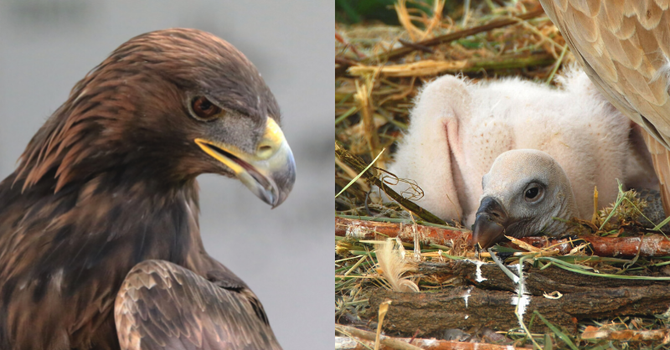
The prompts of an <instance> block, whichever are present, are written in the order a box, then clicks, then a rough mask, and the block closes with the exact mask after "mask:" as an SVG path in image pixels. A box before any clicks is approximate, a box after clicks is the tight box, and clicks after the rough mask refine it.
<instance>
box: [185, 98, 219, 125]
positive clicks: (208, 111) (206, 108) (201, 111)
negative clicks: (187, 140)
mask: <svg viewBox="0 0 670 350" xmlns="http://www.w3.org/2000/svg"><path fill="white" fill-rule="evenodd" d="M191 109H192V110H193V113H195V115H196V116H197V117H198V118H200V119H204V120H210V119H214V118H215V117H217V116H218V115H219V113H221V108H219V106H217V105H215V104H213V103H212V102H210V101H209V100H208V99H207V98H206V97H204V96H198V97H196V98H194V99H193V101H191Z"/></svg>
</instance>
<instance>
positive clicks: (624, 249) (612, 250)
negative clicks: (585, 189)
mask: <svg viewBox="0 0 670 350" xmlns="http://www.w3.org/2000/svg"><path fill="white" fill-rule="evenodd" d="M416 230H417V233H418V234H419V237H420V239H421V240H424V241H430V242H431V243H433V244H439V245H449V244H450V241H451V240H457V239H463V238H465V239H467V240H470V238H471V235H472V232H471V231H469V230H459V229H456V228H453V229H447V228H439V227H433V226H425V225H416ZM376 234H383V235H385V236H388V237H400V238H401V239H402V240H411V239H413V234H412V230H411V225H409V224H404V223H397V222H376V221H366V220H355V219H345V218H341V217H338V218H335V235H336V236H340V237H347V236H349V237H355V238H357V239H374V238H375V235H376ZM579 238H580V239H581V240H584V241H586V242H587V243H589V244H590V248H591V249H592V250H593V255H597V256H617V257H633V256H636V255H638V254H639V255H640V256H643V257H654V256H666V255H670V239H668V238H666V237H665V236H663V235H656V234H654V235H648V236H643V237H600V236H581V237H579ZM519 240H520V241H523V242H526V243H528V244H531V245H534V246H545V245H551V246H555V248H556V249H558V252H559V254H563V255H564V254H568V253H570V250H572V248H573V246H574V245H575V244H577V243H576V242H574V239H552V238H547V237H524V238H521V239H519ZM512 246H513V247H514V245H512ZM517 248H518V247H517Z"/></svg>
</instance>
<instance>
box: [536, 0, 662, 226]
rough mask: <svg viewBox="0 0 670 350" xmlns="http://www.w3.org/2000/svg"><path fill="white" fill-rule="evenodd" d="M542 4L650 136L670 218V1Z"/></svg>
mask: <svg viewBox="0 0 670 350" xmlns="http://www.w3.org/2000/svg"><path fill="white" fill-rule="evenodd" d="M540 3H541V4H542V7H544V10H545V12H546V13H547V15H548V16H549V18H551V20H552V21H553V22H554V24H556V26H557V27H558V29H560V31H561V33H562V34H563V37H564V38H565V41H566V43H567V44H568V46H569V47H570V51H572V53H573V54H574V55H575V58H576V59H577V61H579V62H581V64H582V66H583V67H584V70H585V71H586V74H588V76H589V78H591V80H592V81H593V83H594V84H595V86H596V87H597V88H598V89H599V90H600V92H602V93H603V95H604V96H605V97H606V98H607V99H608V100H609V101H610V102H611V103H612V104H613V105H614V106H615V107H616V108H617V109H618V110H620V111H621V112H622V113H623V114H625V115H626V116H627V117H629V118H630V119H631V120H633V121H635V122H636V123H637V124H638V125H640V126H641V127H642V128H644V130H645V131H646V132H644V133H643V136H644V141H645V142H646V144H647V147H648V149H649V151H650V153H651V155H652V160H653V165H654V169H655V171H656V174H657V175H658V179H659V182H660V187H661V197H662V199H663V207H664V209H665V212H666V213H670V151H669V150H670V92H669V91H670V90H669V89H668V86H669V85H670V80H669V79H670V8H669V7H670V1H668V0H622V1H606V0H592V1H581V0H561V1H558V0H540Z"/></svg>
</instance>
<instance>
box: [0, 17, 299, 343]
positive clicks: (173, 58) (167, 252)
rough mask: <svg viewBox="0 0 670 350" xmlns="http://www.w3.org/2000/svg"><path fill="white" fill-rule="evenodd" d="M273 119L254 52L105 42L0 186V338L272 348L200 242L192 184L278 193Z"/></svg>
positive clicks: (285, 163)
mask: <svg viewBox="0 0 670 350" xmlns="http://www.w3.org/2000/svg"><path fill="white" fill-rule="evenodd" d="M278 122H279V108H278V105H277V103H276V101H275V99H274V97H273V95H272V93H271V92H270V90H269V89H268V87H267V86H266V85H265V83H264V81H263V79H262V78H261V77H260V74H259V73H258V71H257V70H256V69H255V67H254V66H253V65H252V63H251V62H249V61H248V60H247V59H246V58H245V57H244V56H243V55H242V54H241V53H240V52H238V51H237V50H236V49H235V48H234V47H233V46H232V45H230V44H228V43H226V42H224V41H223V40H221V39H218V38H216V37H215V36H213V35H211V34H208V33H204V32H201V31H198V30H191V29H170V30H163V31H157V32H152V33H147V34H143V35H140V36H138V37H135V38H133V39H131V40H129V41H128V42H126V43H125V44H123V45H122V46H121V47H119V48H118V49H117V50H116V51H114V52H113V53H112V54H111V55H110V57H109V58H107V59H106V60H105V61H104V62H102V63H101V64H100V65H99V66H98V67H96V68H95V69H93V70H92V71H91V72H90V73H89V74H88V75H87V76H86V77H85V78H84V79H83V80H81V81H80V82H79V83H77V84H76V85H75V87H74V89H73V90H72V92H71V94H70V97H69V98H68V100H67V101H66V102H65V103H64V104H63V105H62V106H61V107H60V108H59V109H58V110H57V111H56V112H55V113H54V114H53V115H52V116H51V118H50V119H49V120H48V121H47V122H46V123H45V125H44V126H43V127H42V128H41V129H40V130H39V131H38V132H37V134H36V135H35V136H34V137H33V139H32V140H31V141H30V143H29V144H28V146H27V148H26V150H25V152H24V153H23V156H22V158H21V163H20V165H19V167H18V168H17V170H16V171H15V172H14V173H13V174H11V175H10V176H9V177H7V178H6V179H5V180H4V181H2V182H1V183H0V348H1V349H54V350H55V349H119V346H120V345H121V347H122V348H123V349H139V348H142V349H167V348H170V349H172V348H177V349H182V348H183V349H218V348H226V349H252V348H253V349H255V348H268V349H269V348H279V345H278V344H277V342H276V340H275V338H274V335H273V333H272V330H271V329H270V327H269V324H268V322H267V318H266V316H265V313H264V311H263V307H262V305H261V304H260V302H259V301H258V299H257V298H256V297H255V295H254V294H253V292H251V291H250V290H249V289H248V287H247V286H246V285H245V284H244V282H243V281H242V280H240V279H239V278H238V277H237V276H235V275H234V274H233V273H232V272H230V271H229V270H228V269H226V268H225V267H224V266H223V265H222V264H220V263H219V262H217V261H216V260H214V259H212V258H211V257H210V256H209V255H208V254H207V253H206V252H205V250H204V248H203V245H202V241H201V238H200V233H199V227H198V212H199V209H198V188H197V183H196V181H195V177H196V176H197V175H199V174H201V173H206V172H208V173H219V174H222V175H226V176H229V177H237V178H238V179H239V180H240V181H242V182H243V183H245V185H247V186H248V187H249V188H250V189H251V190H252V191H253V192H254V193H255V194H256V195H257V196H259V197H260V198H261V199H263V200H264V201H266V202H267V203H268V204H271V205H272V206H276V205H279V204H280V203H281V202H282V201H283V200H284V199H285V198H286V196H287V195H288V193H289V192H290V190H291V188H292V185H293V182H294V180H295V165H294V163H293V157H292V155H291V151H290V148H289V147H288V144H287V143H286V141H285V140H284V138H283V135H282V133H281V129H279V127H278ZM131 269H132V273H130V274H128V272H129V271H131ZM126 275H128V277H126ZM124 279H125V281H124ZM117 294H118V296H117ZM115 303H116V309H115ZM115 315H116V316H115ZM115 319H116V322H115ZM203 327H204V328H203ZM117 328H118V329H117ZM117 331H118V334H119V336H118V337H117ZM240 332H242V333H244V334H245V335H244V336H240V334H241V333H240ZM119 339H120V340H121V344H119Z"/></svg>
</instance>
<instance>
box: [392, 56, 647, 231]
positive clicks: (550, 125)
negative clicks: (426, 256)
mask: <svg viewBox="0 0 670 350" xmlns="http://www.w3.org/2000/svg"><path fill="white" fill-rule="evenodd" d="M559 79H560V82H561V83H562V85H563V88H562V89H553V88H550V87H547V86H544V85H540V84H536V83H532V82H528V81H522V80H520V79H518V78H515V79H508V80H502V81H496V82H490V83H486V82H483V83H479V84H470V83H468V82H466V81H464V80H462V79H459V78H456V77H454V76H443V77H441V78H438V79H437V80H435V81H433V82H431V83H429V84H428V85H427V86H426V87H425V88H424V89H423V91H422V92H421V94H420V95H419V97H418V99H417V103H416V106H415V108H414V109H413V110H412V113H411V117H410V118H411V119H410V127H409V132H408V134H407V135H405V137H404V139H403V140H402V142H401V144H400V145H399V148H398V152H397V153H396V157H395V159H396V160H395V163H394V164H392V165H391V167H390V168H389V170H390V171H391V172H392V173H394V174H396V175H397V176H399V177H401V178H407V179H412V180H414V181H416V183H417V184H418V185H419V186H420V187H421V188H422V189H423V191H424V197H423V198H421V199H420V200H418V201H417V203H418V204H419V205H421V206H423V207H425V208H426V209H428V210H430V211H432V212H433V213H435V214H436V215H438V216H440V217H441V218H444V219H456V220H462V221H463V222H464V223H465V224H466V225H468V226H470V225H473V224H474V222H475V219H476V215H477V212H478V209H479V207H480V204H482V199H484V192H483V189H482V177H483V175H484V174H486V173H488V172H489V169H491V166H492V164H493V162H494V161H495V160H496V158H498V156H499V155H501V154H502V153H504V152H506V151H509V150H514V149H535V150H540V151H543V152H545V153H546V154H547V155H548V156H549V157H550V158H552V159H553V160H554V161H555V163H556V164H558V166H559V168H561V169H562V170H563V172H564V173H565V175H566V177H567V180H569V181H568V182H569V184H571V187H572V193H573V194H574V200H575V208H574V210H573V211H569V212H568V211H566V212H565V215H573V216H576V217H579V218H582V219H590V218H591V215H592V213H593V202H592V200H593V189H594V187H595V186H597V187H598V192H599V198H600V203H603V204H607V203H611V202H613V201H614V200H615V199H616V196H617V193H618V187H617V179H619V180H620V181H622V183H624V185H625V186H626V187H629V188H650V189H657V188H658V180H657V179H656V177H655V175H654V173H653V167H652V165H651V158H650V155H649V152H648V151H647V150H646V147H645V145H644V141H643V140H642V136H641V134H640V129H639V127H637V126H636V125H635V124H633V123H632V122H631V121H630V120H629V119H628V118H627V117H625V116H624V115H622V114H621V113H620V112H618V111H617V110H616V109H615V108H614V107H613V106H612V105H611V104H610V103H609V102H608V101H607V100H606V99H605V98H604V97H603V96H602V95H601V94H600V93H599V92H598V91H597V90H596V88H595V87H594V86H593V84H592V83H591V81H590V80H589V79H588V77H587V76H586V75H585V74H584V73H583V72H582V71H580V70H575V69H572V70H568V71H567V74H565V75H564V76H562V77H559ZM524 161H525V160H524V159H520V160H518V161H517V162H519V164H517V165H515V164H514V163H515V161H510V160H509V159H508V160H507V162H508V163H509V164H508V165H507V166H508V167H509V169H510V170H511V172H512V173H514V169H517V170H518V171H519V172H520V170H519V169H521V168H522V167H524V166H528V164H523V162H524ZM517 166H518V168H517ZM531 170H532V169H531ZM536 170H538V171H541V170H545V169H541V167H537V169H536ZM520 180H524V179H520ZM519 186H520V185H519ZM406 187H407V185H406V184H405V183H404V182H400V183H399V184H398V185H396V190H398V191H404V190H406ZM505 210H507V211H508V212H511V211H513V210H515V208H505ZM564 218H565V219H569V218H570V217H564ZM518 228H519V229H520V231H518V232H523V233H524V235H526V234H535V233H540V232H534V233H528V230H526V229H523V227H521V226H518ZM506 233H507V234H511V235H515V234H514V232H510V231H509V230H508V231H506ZM547 234H548V233H547Z"/></svg>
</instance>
